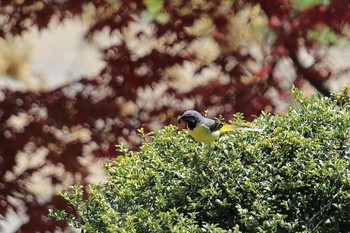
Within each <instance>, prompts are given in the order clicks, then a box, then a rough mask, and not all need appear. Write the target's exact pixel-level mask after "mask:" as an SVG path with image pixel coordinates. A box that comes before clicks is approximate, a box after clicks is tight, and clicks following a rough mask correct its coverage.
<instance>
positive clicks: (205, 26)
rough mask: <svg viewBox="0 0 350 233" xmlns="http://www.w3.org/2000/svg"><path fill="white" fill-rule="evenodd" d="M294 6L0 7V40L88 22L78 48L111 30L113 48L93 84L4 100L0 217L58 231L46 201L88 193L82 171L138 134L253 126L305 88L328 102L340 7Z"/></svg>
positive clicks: (343, 18)
mask: <svg viewBox="0 0 350 233" xmlns="http://www.w3.org/2000/svg"><path fill="white" fill-rule="evenodd" d="M301 2H303V1H288V0H279V1H273V2H271V1H268V0H266V1H264V0H263V1H249V0H247V1H241V0H236V1H176V0H173V1H160V0H153V1H152V0H144V1H111V0H99V1H94V0H91V1H73V0H67V1H32V0H29V1H8V0H5V1H1V3H0V15H1V21H0V36H1V37H2V38H7V37H9V36H21V34H22V32H24V31H26V30H28V29H29V28H31V27H38V28H39V29H44V28H46V27H47V26H48V24H49V22H50V21H51V20H53V19H57V20H64V19H67V18H72V17H80V16H81V15H82V14H85V13H86V14H90V15H91V17H90V19H91V26H90V29H89V30H88V32H87V33H86V39H93V38H94V35H95V34H96V33H98V32H100V31H101V30H109V32H110V35H111V36H117V37H118V38H120V41H119V42H118V43H116V44H114V45H112V46H110V47H107V48H105V49H103V50H102V51H101V54H102V57H103V59H104V61H105V63H106V65H105V67H104V68H103V69H102V70H101V72H100V74H99V75H97V76H96V77H82V78H81V79H80V80H79V81H76V82H72V83H71V84H68V85H65V86H62V87H60V88H57V89H55V90H50V91H46V92H40V93H37V92H31V91H27V92H20V91H12V90H10V89H4V90H2V93H1V95H0V98H1V102H0V132H1V134H0V148H1V150H0V157H1V160H0V174H1V176H0V203H1V205H0V213H1V214H2V215H5V214H6V213H7V211H9V210H10V209H14V210H15V211H18V212H20V211H22V212H24V213H25V214H27V215H28V216H29V219H28V221H27V222H26V223H24V224H23V225H22V226H21V227H20V229H19V231H20V232H38V231H40V232H45V231H53V230H54V229H55V228H57V227H59V228H62V229H63V228H65V225H64V223H53V222H50V221H47V219H46V217H45V216H46V215H47V209H48V208H51V207H57V208H61V209H62V208H63V207H64V206H65V205H66V202H65V201H63V200H62V199H61V198H60V197H58V196H56V195H55V193H56V191H58V190H60V189H61V188H62V187H64V186H67V185H70V184H73V183H80V184H82V185H86V184H87V183H88V177H89V175H90V174H91V172H92V168H91V164H93V163H96V162H97V161H101V160H102V161H103V160H105V159H108V158H114V157H115V156H117V154H116V152H115V144H117V143H118V142H121V141H126V142H128V143H129V145H130V146H131V148H135V147H136V146H137V145H139V144H140V139H139V138H138V137H137V136H136V132H135V131H136V129H137V128H139V127H144V128H145V130H146V131H149V130H152V129H155V128H160V127H161V126H163V125H166V124H169V123H175V120H174V116H176V115H177V114H178V113H179V112H182V111H183V110H184V109H188V108H196V109H198V110H204V109H209V112H210V114H211V115H215V114H218V113H222V114H223V115H224V116H225V117H226V118H227V119H229V118H230V116H232V113H234V112H243V113H244V114H245V116H246V118H247V119H252V118H253V116H254V115H258V114H259V113H260V112H261V110H264V109H266V110H269V111H272V112H273V111H275V110H276V109H277V107H278V106H279V105H278V103H280V102H284V101H288V100H289V95H290V91H289V90H290V87H291V85H292V84H293V83H294V84H295V85H297V86H300V85H301V83H302V81H303V80H307V81H308V82H310V83H311V84H312V85H313V86H314V87H315V88H316V89H317V90H318V91H319V92H321V93H322V94H324V95H329V93H330V91H329V88H327V85H326V82H327V81H329V80H330V79H331V78H332V77H333V75H334V70H332V67H330V66H329V65H328V64H327V63H326V62H325V61H324V51H325V49H324V48H325V47H326V46H328V45H331V44H332V43H334V38H339V37H342V38H344V37H346V36H345V35H344V28H345V27H346V26H347V25H348V23H349V20H350V18H349V13H348V11H347V8H346V7H344V6H347V5H349V4H350V1H348V0H346V1H343V0H334V1H330V2H324V1H311V3H312V4H308V5H307V6H306V7H305V6H301V5H300V3H301ZM304 2H305V1H304ZM320 35H324V37H323V38H324V39H325V40H323V41H320V40H319V39H318V37H320ZM301 54H307V57H308V58H310V59H308V61H311V62H306V61H305V60H304V57H303V56H301ZM288 69H289V70H290V72H285V71H286V70H288ZM23 159H26V160H24V161H27V162H24V164H25V165H20V164H22V163H20V161H23ZM34 159H35V160H36V161H37V163H32V161H33V160H34ZM38 177H40V179H39V178H38ZM35 185H41V186H44V187H45V190H46V191H47V193H45V195H43V193H42V192H40V191H38V189H36V188H33V187H38V186H35ZM48 190H51V191H48ZM72 211H74V210H73V209H72Z"/></svg>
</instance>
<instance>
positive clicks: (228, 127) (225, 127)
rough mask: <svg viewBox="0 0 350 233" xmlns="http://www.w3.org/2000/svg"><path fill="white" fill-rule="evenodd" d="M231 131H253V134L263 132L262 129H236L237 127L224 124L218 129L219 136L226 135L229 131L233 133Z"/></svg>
mask: <svg viewBox="0 0 350 233" xmlns="http://www.w3.org/2000/svg"><path fill="white" fill-rule="evenodd" d="M233 130H244V131H254V132H259V133H261V132H263V131H264V130H263V129H257V128H247V127H237V126H234V125H228V124H225V125H223V126H222V127H221V129H220V134H222V133H226V132H230V131H233Z"/></svg>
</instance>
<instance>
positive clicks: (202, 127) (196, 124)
mask: <svg viewBox="0 0 350 233" xmlns="http://www.w3.org/2000/svg"><path fill="white" fill-rule="evenodd" d="M177 121H178V122H179V123H181V122H182V121H185V122H186V123H187V129H188V132H189V134H190V135H191V137H193V138H194V139H195V140H196V141H198V142H207V143H211V142H212V141H214V140H215V139H217V138H218V137H220V135H222V134H223V133H225V132H230V131H233V130H246V131H256V132H262V131H263V130H262V129H252V128H244V127H235V126H233V125H229V124H223V123H221V122H219V121H215V120H213V119H209V118H206V117H203V116H202V115H201V114H200V113H199V112H197V111H195V110H187V111H186V112H185V113H184V114H182V115H181V116H179V117H178V118H177Z"/></svg>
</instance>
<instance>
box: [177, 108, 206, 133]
mask: <svg viewBox="0 0 350 233" xmlns="http://www.w3.org/2000/svg"><path fill="white" fill-rule="evenodd" d="M201 118H202V115H201V114H200V113H199V112H197V111H195V110H187V111H186V112H184V114H182V115H181V116H179V117H178V118H177V121H178V122H179V123H180V124H181V122H182V121H185V122H186V123H187V126H188V127H189V128H190V129H193V128H194V127H196V125H197V124H198V123H199V122H200V119H201Z"/></svg>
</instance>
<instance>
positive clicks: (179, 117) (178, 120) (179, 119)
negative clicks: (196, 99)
mask: <svg viewBox="0 0 350 233" xmlns="http://www.w3.org/2000/svg"><path fill="white" fill-rule="evenodd" d="M177 122H178V123H179V124H181V122H182V118H181V116H178V117H177Z"/></svg>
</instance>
